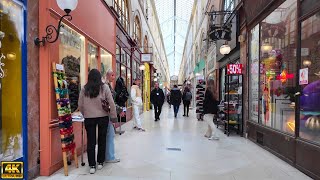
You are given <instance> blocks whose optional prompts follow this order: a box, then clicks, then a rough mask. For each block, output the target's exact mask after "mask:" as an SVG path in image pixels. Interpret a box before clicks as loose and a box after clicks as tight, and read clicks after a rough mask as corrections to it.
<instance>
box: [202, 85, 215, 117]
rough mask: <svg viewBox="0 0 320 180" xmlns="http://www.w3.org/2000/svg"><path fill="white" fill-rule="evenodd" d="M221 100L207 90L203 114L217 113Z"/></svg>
mask: <svg viewBox="0 0 320 180" xmlns="http://www.w3.org/2000/svg"><path fill="white" fill-rule="evenodd" d="M218 105H219V101H217V100H216V99H214V98H213V94H212V93H211V92H210V91H208V90H206V92H205V95H204V101H203V114H217V113H218V110H219V109H218Z"/></svg>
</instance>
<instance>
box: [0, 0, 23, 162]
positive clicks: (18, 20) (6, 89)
mask: <svg viewBox="0 0 320 180" xmlns="http://www.w3.org/2000/svg"><path fill="white" fill-rule="evenodd" d="M23 12H24V10H23V7H22V6H21V5H20V4H18V3H15V1H11V0H1V1H0V161H13V160H16V159H18V158H21V157H22V156H23V144H22V143H23V140H22V71H21V70H22V50H21V49H22V48H21V46H22V43H23V36H24V33H25V32H24V27H23V24H24V20H23V17H24V16H23Z"/></svg>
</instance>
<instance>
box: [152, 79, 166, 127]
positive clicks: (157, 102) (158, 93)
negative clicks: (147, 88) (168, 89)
mask: <svg viewBox="0 0 320 180" xmlns="http://www.w3.org/2000/svg"><path fill="white" fill-rule="evenodd" d="M151 103H152V104H153V106H154V117H155V121H158V120H160V114H161V109H162V105H163V103H164V93H163V90H162V89H160V88H159V83H155V84H154V89H153V90H152V91H151Z"/></svg>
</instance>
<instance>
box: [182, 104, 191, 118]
mask: <svg viewBox="0 0 320 180" xmlns="http://www.w3.org/2000/svg"><path fill="white" fill-rule="evenodd" d="M189 108H190V101H189V102H184V103H183V114H184V115H187V116H189Z"/></svg>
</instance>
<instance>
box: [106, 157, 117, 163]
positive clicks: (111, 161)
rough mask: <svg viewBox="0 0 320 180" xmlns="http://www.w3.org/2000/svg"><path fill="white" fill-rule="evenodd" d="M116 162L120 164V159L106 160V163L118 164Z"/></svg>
mask: <svg viewBox="0 0 320 180" xmlns="http://www.w3.org/2000/svg"><path fill="white" fill-rule="evenodd" d="M118 162H120V159H118V158H115V159H113V160H108V161H107V163H118Z"/></svg>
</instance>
